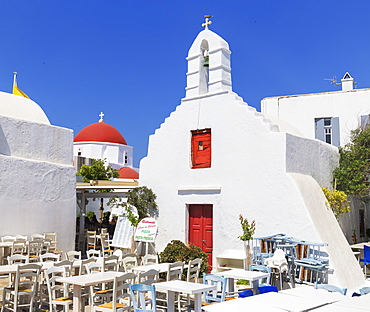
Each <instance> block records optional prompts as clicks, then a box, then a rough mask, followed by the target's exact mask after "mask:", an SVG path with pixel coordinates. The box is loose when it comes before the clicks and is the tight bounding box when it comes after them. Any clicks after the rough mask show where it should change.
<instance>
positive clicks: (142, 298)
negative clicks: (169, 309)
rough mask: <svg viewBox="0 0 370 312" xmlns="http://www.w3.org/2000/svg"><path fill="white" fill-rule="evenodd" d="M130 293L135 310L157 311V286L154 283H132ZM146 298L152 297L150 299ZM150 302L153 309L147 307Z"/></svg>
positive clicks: (138, 311) (135, 311) (137, 311)
mask: <svg viewBox="0 0 370 312" xmlns="http://www.w3.org/2000/svg"><path fill="white" fill-rule="evenodd" d="M130 294H131V300H132V305H133V307H134V312H140V311H147V312H156V311H157V303H156V295H155V286H154V285H143V284H134V285H130ZM146 298H150V299H151V300H150V301H148V300H146ZM148 302H149V303H150V304H151V309H147V306H146V305H147V304H148Z"/></svg>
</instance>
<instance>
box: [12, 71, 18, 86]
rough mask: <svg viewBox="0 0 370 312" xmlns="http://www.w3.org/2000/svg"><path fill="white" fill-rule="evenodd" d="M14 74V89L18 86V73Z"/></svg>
mask: <svg viewBox="0 0 370 312" xmlns="http://www.w3.org/2000/svg"><path fill="white" fill-rule="evenodd" d="M13 74H14V78H13V87H14V86H17V74H18V73H17V72H14V73H13Z"/></svg>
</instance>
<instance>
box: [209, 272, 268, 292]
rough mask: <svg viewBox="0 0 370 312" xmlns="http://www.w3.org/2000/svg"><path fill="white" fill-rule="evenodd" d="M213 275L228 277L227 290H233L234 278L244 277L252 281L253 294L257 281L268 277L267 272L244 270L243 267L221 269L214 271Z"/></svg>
mask: <svg viewBox="0 0 370 312" xmlns="http://www.w3.org/2000/svg"><path fill="white" fill-rule="evenodd" d="M214 274H215V275H219V276H223V277H226V278H227V279H228V292H230V293H233V292H234V279H244V280H248V281H249V282H252V287H253V294H257V293H258V291H257V290H258V286H259V281H260V280H261V279H263V278H268V277H269V275H270V274H269V273H264V272H258V271H246V270H243V269H231V270H228V271H222V272H218V273H214Z"/></svg>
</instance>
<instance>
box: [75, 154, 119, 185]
mask: <svg viewBox="0 0 370 312" xmlns="http://www.w3.org/2000/svg"><path fill="white" fill-rule="evenodd" d="M92 161H93V164H92V165H91V166H87V165H82V166H81V169H80V171H78V172H77V173H76V174H77V175H78V176H81V177H82V181H83V182H85V183H89V182H90V181H91V180H111V179H112V178H118V177H119V173H118V170H117V169H113V168H112V167H111V166H107V165H106V164H105V162H106V159H93V160H92Z"/></svg>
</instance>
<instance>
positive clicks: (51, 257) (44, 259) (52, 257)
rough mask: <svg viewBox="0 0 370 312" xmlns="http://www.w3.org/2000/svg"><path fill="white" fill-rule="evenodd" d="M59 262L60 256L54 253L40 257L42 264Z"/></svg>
mask: <svg viewBox="0 0 370 312" xmlns="http://www.w3.org/2000/svg"><path fill="white" fill-rule="evenodd" d="M59 260H60V254H54V253H51V252H48V253H45V254H42V255H40V261H41V262H50V261H53V262H57V261H59Z"/></svg>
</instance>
